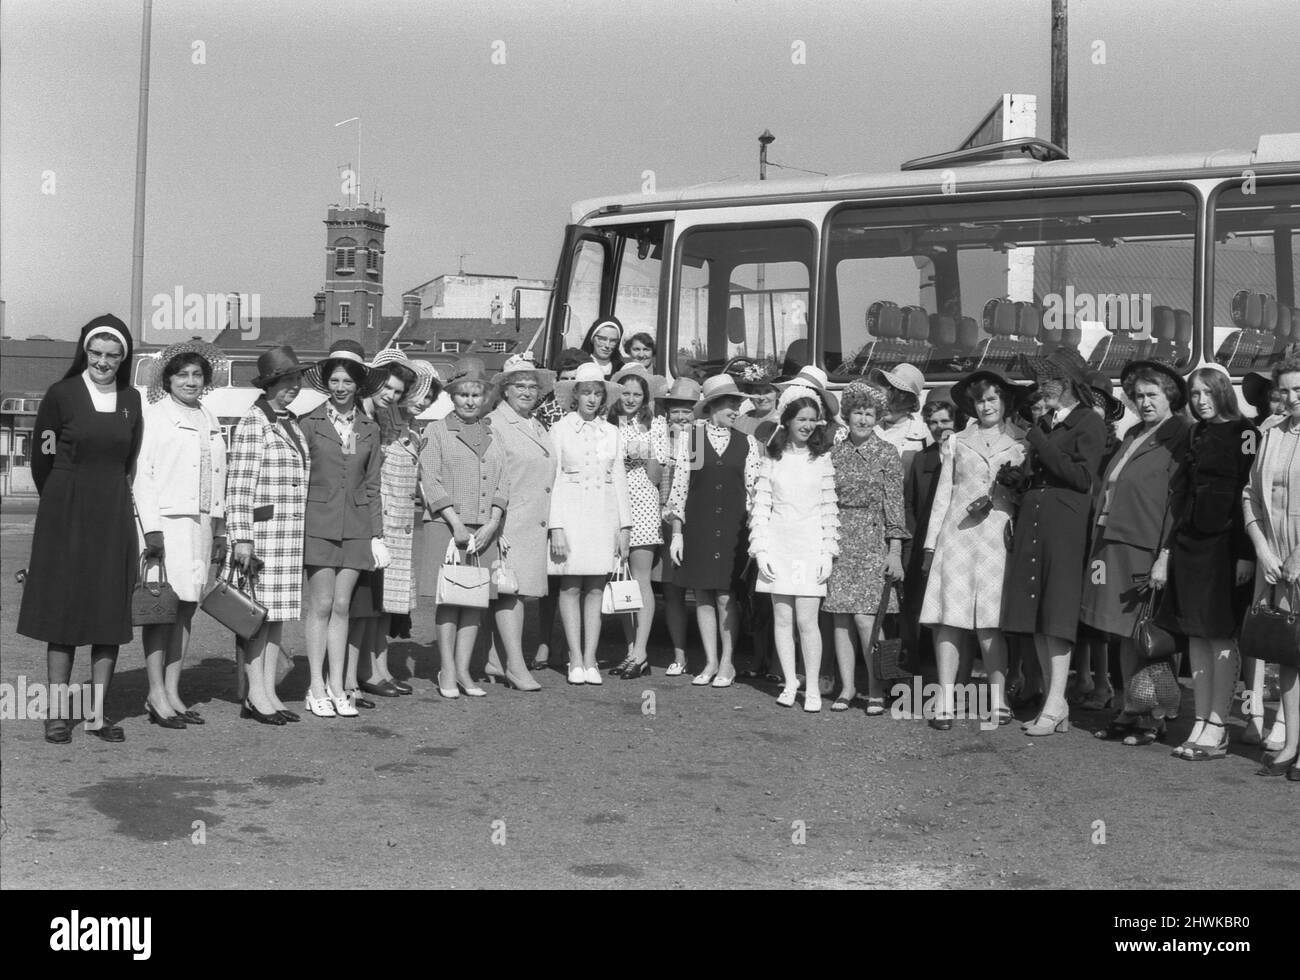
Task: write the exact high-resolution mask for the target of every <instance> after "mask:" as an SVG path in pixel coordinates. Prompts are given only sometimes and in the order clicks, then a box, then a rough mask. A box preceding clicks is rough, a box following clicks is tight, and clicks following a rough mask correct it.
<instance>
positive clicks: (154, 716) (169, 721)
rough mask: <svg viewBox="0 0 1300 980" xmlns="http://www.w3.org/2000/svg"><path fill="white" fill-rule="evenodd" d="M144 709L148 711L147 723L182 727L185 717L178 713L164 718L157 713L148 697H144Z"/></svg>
mask: <svg viewBox="0 0 1300 980" xmlns="http://www.w3.org/2000/svg"><path fill="white" fill-rule="evenodd" d="M144 710H145V711H147V712H148V713H149V724H151V725H157V726H158V727H159V728H184V727H185V719H184V718H182V717H181V716H180V715H172V716H171V717H170V718H164V717H163V716H162V715H160V714H159V713H158V709H157V708H155V707H154V706H153V705H152V704H151V703H150V702H149V699H148V698H145V699H144Z"/></svg>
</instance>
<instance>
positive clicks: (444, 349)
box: [438, 340, 460, 354]
mask: <svg viewBox="0 0 1300 980" xmlns="http://www.w3.org/2000/svg"><path fill="white" fill-rule="evenodd" d="M438 353H439V354H459V353H460V341H459V340H444V341H442V342H440V343H439V344H438Z"/></svg>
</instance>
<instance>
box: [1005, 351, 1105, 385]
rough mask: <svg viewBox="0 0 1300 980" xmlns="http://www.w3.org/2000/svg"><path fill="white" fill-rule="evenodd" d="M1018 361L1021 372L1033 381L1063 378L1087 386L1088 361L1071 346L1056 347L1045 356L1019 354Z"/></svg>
mask: <svg viewBox="0 0 1300 980" xmlns="http://www.w3.org/2000/svg"><path fill="white" fill-rule="evenodd" d="M1020 363H1021V370H1022V372H1023V373H1024V374H1026V375H1028V376H1029V377H1030V378H1032V379H1033V380H1034V381H1035V382H1039V383H1041V382H1043V381H1058V380H1064V381H1071V382H1073V383H1074V384H1077V385H1079V386H1081V387H1084V388H1086V387H1087V386H1088V381H1087V377H1086V375H1087V373H1088V362H1087V361H1085V360H1084V359H1083V355H1082V354H1080V353H1079V352H1078V351H1077V350H1075V349H1074V348H1073V347H1058V348H1056V350H1054V351H1052V352H1051V353H1050V354H1048V355H1047V356H1046V357H1031V356H1030V355H1028V354H1021V355H1020Z"/></svg>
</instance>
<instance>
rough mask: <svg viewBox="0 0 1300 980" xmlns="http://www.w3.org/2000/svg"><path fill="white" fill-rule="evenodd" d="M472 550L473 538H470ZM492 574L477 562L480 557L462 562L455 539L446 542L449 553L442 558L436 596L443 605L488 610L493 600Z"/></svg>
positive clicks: (474, 556) (473, 556)
mask: <svg viewBox="0 0 1300 980" xmlns="http://www.w3.org/2000/svg"><path fill="white" fill-rule="evenodd" d="M469 541H470V545H471V550H472V546H473V544H474V536H473V535H470V539H469ZM491 578H492V575H491V572H490V571H489V570H488V569H486V568H484V567H483V566H482V565H480V564H479V563H478V557H477V556H476V555H471V556H470V559H469V561H461V557H460V549H459V548H457V547H456V539H455V537H453V538H452V539H451V540H450V541H448V542H447V553H446V554H445V555H443V558H442V567H441V568H440V569H438V587H437V589H436V590H435V593H434V594H435V597H436V601H437V603H438V605H440V606H465V607H467V608H470V609H486V608H487V607H488V603H489V602H490V601H491V599H492V582H491Z"/></svg>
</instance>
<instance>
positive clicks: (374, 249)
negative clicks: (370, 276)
mask: <svg viewBox="0 0 1300 980" xmlns="http://www.w3.org/2000/svg"><path fill="white" fill-rule="evenodd" d="M379 251H380V249H379V243H378V242H377V241H375V240H374V239H371V241H370V244H369V245H368V246H367V247H366V271H367V272H378V271H379Z"/></svg>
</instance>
